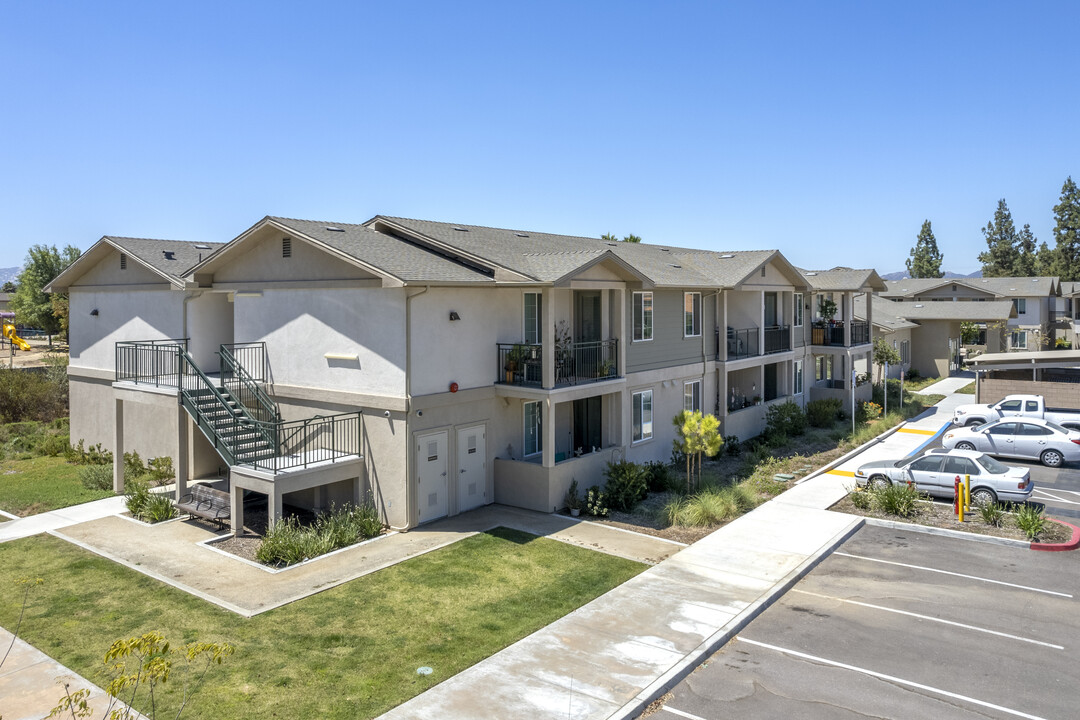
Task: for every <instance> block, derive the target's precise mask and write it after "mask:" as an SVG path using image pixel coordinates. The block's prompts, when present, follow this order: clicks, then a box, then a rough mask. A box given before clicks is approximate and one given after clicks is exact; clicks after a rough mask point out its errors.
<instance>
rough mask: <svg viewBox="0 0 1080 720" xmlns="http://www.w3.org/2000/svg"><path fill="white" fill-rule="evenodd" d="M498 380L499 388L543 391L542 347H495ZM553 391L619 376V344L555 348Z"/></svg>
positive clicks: (583, 343)
mask: <svg viewBox="0 0 1080 720" xmlns="http://www.w3.org/2000/svg"><path fill="white" fill-rule="evenodd" d="M496 347H497V350H498V363H499V364H498V368H499V378H498V380H496V382H497V383H499V384H503V385H521V386H525V387H543V385H544V352H543V346H542V345H535V344H527V343H498V344H497V345H496ZM554 361H555V387H564V386H566V385H579V384H583V383H590V382H599V381H601V380H610V379H612V378H616V377H618V376H619V341H618V340H596V341H590V342H576V343H567V344H565V345H558V346H556V347H555V352H554Z"/></svg>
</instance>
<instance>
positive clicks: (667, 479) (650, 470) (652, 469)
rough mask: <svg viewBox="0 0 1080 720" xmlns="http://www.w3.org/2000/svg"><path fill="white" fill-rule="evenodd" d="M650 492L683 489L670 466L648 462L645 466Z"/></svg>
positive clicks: (657, 462)
mask: <svg viewBox="0 0 1080 720" xmlns="http://www.w3.org/2000/svg"><path fill="white" fill-rule="evenodd" d="M644 467H645V473H646V482H647V483H648V486H649V492H667V491H669V490H676V489H678V488H680V487H682V483H681V482H679V480H678V478H676V477H675V472H674V470H673V469H672V467H671V466H670V465H668V464H667V463H664V462H659V461H654V462H647V463H645V465H644Z"/></svg>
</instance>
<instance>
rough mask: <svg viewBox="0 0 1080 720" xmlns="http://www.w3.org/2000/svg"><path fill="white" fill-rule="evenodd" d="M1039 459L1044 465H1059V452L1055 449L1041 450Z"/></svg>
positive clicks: (1060, 458)
mask: <svg viewBox="0 0 1080 720" xmlns="http://www.w3.org/2000/svg"><path fill="white" fill-rule="evenodd" d="M1039 460H1040V461H1041V462H1042V464H1043V465H1045V466H1046V467H1053V468H1056V467H1061V460H1062V457H1061V453H1059V452H1058V451H1057V450H1043V454H1042V455H1040V456H1039Z"/></svg>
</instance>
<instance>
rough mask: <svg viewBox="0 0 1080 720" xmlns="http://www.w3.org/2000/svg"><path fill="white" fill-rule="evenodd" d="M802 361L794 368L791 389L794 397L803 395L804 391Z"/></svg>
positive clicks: (796, 363)
mask: <svg viewBox="0 0 1080 720" xmlns="http://www.w3.org/2000/svg"><path fill="white" fill-rule="evenodd" d="M802 364H803V361H802V360H796V361H795V362H794V363H793V364H792V367H793V368H794V372H793V373H792V379H791V387H792V395H802V391H803V377H802Z"/></svg>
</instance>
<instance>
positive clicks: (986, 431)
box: [941, 418, 1080, 467]
mask: <svg viewBox="0 0 1080 720" xmlns="http://www.w3.org/2000/svg"><path fill="white" fill-rule="evenodd" d="M941 445H942V446H943V447H945V448H956V449H958V450H978V451H980V452H984V453H987V454H990V455H997V456H1000V457H1014V458H1025V459H1027V460H1038V461H1039V462H1041V463H1042V464H1043V465H1046V466H1047V467H1060V466H1061V464H1062V463H1063V462H1076V461H1080V432H1077V431H1076V430H1070V429H1069V428H1064V427H1062V426H1060V425H1057V424H1055V423H1052V422H1050V421H1049V420H1042V419H1040V418H1004V419H1002V420H998V421H996V422H992V423H987V424H986V425H979V426H977V427H955V428H952V429H950V430H949V431H948V432H946V433H945V436H944V437H942V438H941Z"/></svg>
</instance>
